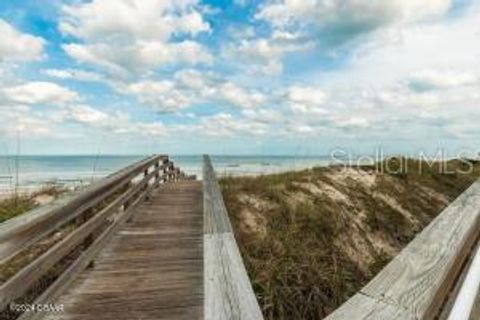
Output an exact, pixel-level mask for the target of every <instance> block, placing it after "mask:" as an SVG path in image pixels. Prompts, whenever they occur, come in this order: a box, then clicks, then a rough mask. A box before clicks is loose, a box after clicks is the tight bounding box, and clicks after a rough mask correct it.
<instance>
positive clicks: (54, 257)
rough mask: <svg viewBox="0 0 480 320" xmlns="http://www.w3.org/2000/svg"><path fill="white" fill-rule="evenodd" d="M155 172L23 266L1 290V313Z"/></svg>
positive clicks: (104, 222) (103, 223)
mask: <svg viewBox="0 0 480 320" xmlns="http://www.w3.org/2000/svg"><path fill="white" fill-rule="evenodd" d="M157 171H158V168H156V169H155V170H154V171H152V172H150V173H148V174H147V175H146V176H145V177H144V179H143V180H142V181H141V182H140V183H138V184H137V185H133V186H132V187H131V188H130V189H128V190H127V191H125V192H124V193H123V194H122V195H120V196H119V197H117V198H116V199H115V200H114V201H113V202H112V203H110V204H109V205H108V206H107V207H105V208H104V209H103V210H101V211H100V212H98V213H97V214H96V215H95V216H93V217H92V218H91V219H89V220H88V221H87V222H86V223H84V224H82V225H81V226H80V227H78V228H76V229H75V230H73V231H72V232H71V233H69V234H68V235H67V236H66V237H65V238H63V239H62V240H61V241H59V242H58V243H56V244H55V245H54V246H53V247H51V248H50V249H49V250H47V251H46V252H45V253H43V254H42V255H41V256H40V257H38V258H37V259H35V260H34V261H33V262H32V263H30V264H28V265H27V266H25V267H24V268H23V269H21V270H20V271H19V272H17V273H16V274H15V275H14V276H13V277H12V278H10V279H9V280H8V281H7V282H5V283H3V284H2V285H1V286H0V310H2V309H3V308H5V306H7V304H8V303H9V302H10V301H12V300H14V299H16V298H18V297H21V296H22V295H23V294H25V292H27V291H28V289H29V288H30V287H31V286H32V285H33V284H34V283H35V282H36V281H37V280H39V279H40V278H41V277H42V276H43V275H45V274H46V273H47V272H48V271H49V270H50V269H51V268H52V267H53V266H54V265H55V264H56V263H57V262H58V261H60V260H61V259H62V258H63V257H65V256H66V255H67V254H68V253H69V252H70V251H71V250H72V249H73V248H75V247H76V246H77V245H79V244H80V243H81V242H82V241H84V239H85V238H86V237H88V236H89V235H90V234H91V233H92V232H94V231H95V230H96V229H98V228H99V227H100V226H101V225H105V224H106V223H107V218H109V217H110V216H111V215H112V214H113V213H114V212H115V211H117V210H118V209H120V207H121V206H122V205H123V204H124V203H125V202H126V201H129V199H130V198H131V197H132V196H133V195H135V194H138V193H139V191H142V190H144V189H145V187H147V186H148V182H149V181H150V180H151V179H152V178H153V177H155V175H156V172H157Z"/></svg>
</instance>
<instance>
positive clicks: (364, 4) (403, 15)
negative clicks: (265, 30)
mask: <svg viewBox="0 0 480 320" xmlns="http://www.w3.org/2000/svg"><path fill="white" fill-rule="evenodd" d="M451 4H452V1H451V0H426V1H417V0H390V1H385V0H346V1H323V0H306V1H305V0H281V1H269V2H268V3H267V4H265V5H263V6H261V8H260V9H259V11H258V12H257V14H256V18H257V19H263V20H266V21H268V22H270V23H271V24H272V25H273V26H275V27H277V28H281V29H283V28H288V27H290V26H295V25H299V24H300V25H308V24H310V25H313V26H316V27H317V28H319V29H320V30H321V31H322V30H324V31H327V32H330V33H331V34H332V36H333V37H339V39H338V40H339V41H342V40H347V39H349V38H350V37H354V36H356V35H357V34H360V33H363V32H368V31H371V30H374V29H376V28H379V27H382V26H386V25H390V24H393V23H398V22H400V23H405V22H414V21H419V20H424V19H429V18H432V17H438V16H441V15H443V14H445V13H446V12H447V11H448V9H449V8H450V6H451ZM342 38H343V39H342ZM334 40H335V39H334Z"/></svg>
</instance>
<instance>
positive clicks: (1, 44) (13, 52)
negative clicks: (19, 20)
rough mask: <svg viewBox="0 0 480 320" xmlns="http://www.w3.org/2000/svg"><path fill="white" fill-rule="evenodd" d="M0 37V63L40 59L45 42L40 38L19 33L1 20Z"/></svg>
mask: <svg viewBox="0 0 480 320" xmlns="http://www.w3.org/2000/svg"><path fill="white" fill-rule="evenodd" d="M0 35H1V37H2V40H1V41H0V62H1V61H3V60H6V61H32V60H40V59H41V58H42V55H43V49H44V45H45V40H44V39H42V38H41V37H36V36H33V35H30V34H26V33H21V32H20V31H18V30H16V29H15V28H14V27H13V26H11V25H10V24H8V23H7V22H6V21H5V20H3V19H0Z"/></svg>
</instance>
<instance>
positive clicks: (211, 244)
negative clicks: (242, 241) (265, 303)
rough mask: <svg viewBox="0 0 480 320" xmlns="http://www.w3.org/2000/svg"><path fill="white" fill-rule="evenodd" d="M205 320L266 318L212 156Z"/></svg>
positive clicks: (206, 179) (207, 164) (206, 183)
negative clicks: (222, 192) (236, 238)
mask: <svg viewBox="0 0 480 320" xmlns="http://www.w3.org/2000/svg"><path fill="white" fill-rule="evenodd" d="M203 194H204V208H203V210H204V238H203V239H204V240H203V245H204V249H203V250H204V286H205V304H204V314H205V317H204V318H205V319H206V320H224V319H231V320H237V319H238V320H258V319H263V316H262V313H261V311H260V307H259V306H258V302H257V299H256V297H255V294H254V292H253V290H252V285H251V283H250V279H249V278H248V274H247V271H246V270H245V266H244V265H243V260H242V257H241V255H240V251H239V250H238V246H237V243H236V241H235V237H234V235H233V232H232V227H231V225H230V220H229V218H228V213H227V209H226V208H225V204H224V202H223V197H222V194H221V192H220V187H219V185H218V182H217V179H216V176H215V172H214V171H213V167H212V163H211V160H210V157H209V156H204V159H203Z"/></svg>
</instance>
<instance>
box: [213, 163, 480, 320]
mask: <svg viewBox="0 0 480 320" xmlns="http://www.w3.org/2000/svg"><path fill="white" fill-rule="evenodd" d="M405 160H406V159H402V158H397V159H390V160H389V161H390V162H389V163H377V164H375V165H371V166H361V167H319V168H313V169H310V170H304V171H299V172H287V173H282V174H274V175H265V176H258V177H226V178H223V179H221V180H220V184H221V187H222V192H223V196H224V200H225V203H226V206H227V209H228V212H229V215H230V217H231V221H232V224H233V227H234V230H235V236H236V238H237V241H238V244H239V247H240V251H241V253H242V256H243V258H244V262H245V265H246V268H247V271H248V273H249V276H250V279H251V280H252V285H253V288H254V291H255V293H256V295H257V298H258V300H259V303H260V306H261V308H262V311H263V313H264V316H265V318H266V319H322V318H324V317H325V316H327V315H328V314H329V313H331V312H332V311H333V310H335V309H336V308H337V307H339V306H340V305H341V304H342V303H343V302H345V301H346V300H347V299H348V298H349V297H351V296H352V295H354V294H355V293H356V292H357V291H358V290H359V289H360V288H361V287H362V286H364V285H365V284H366V283H367V282H368V281H369V280H370V279H372V278H373V277H374V276H375V274H377V273H378V272H379V271H380V270H381V269H382V268H383V267H384V266H385V265H386V264H387V263H388V262H389V261H390V260H391V259H392V258H393V257H394V256H395V255H396V254H397V253H398V252H399V251H400V250H401V249H402V248H403V247H405V245H407V244H408V243H409V242H410V241H411V240H412V239H413V238H414V237H415V235H416V234H417V233H418V232H420V231H421V230H422V229H423V228H424V227H425V226H426V225H427V224H428V223H429V222H430V221H431V220H432V219H433V218H434V217H435V216H436V215H438V214H439V213H440V212H441V210H442V209H443V208H445V207H446V206H447V205H448V204H449V203H450V202H451V201H453V200H454V199H455V198H456V197H457V196H458V195H459V194H460V193H461V192H462V191H464V190H465V189H466V188H467V187H468V186H469V185H471V184H472V183H473V182H474V181H475V180H476V179H477V178H478V177H479V176H480V165H479V164H478V163H477V162H475V161H469V162H466V161H459V160H453V161H449V162H448V163H446V164H445V163H434V164H429V163H427V162H424V161H419V160H414V159H409V161H407V163H406V164H402V163H401V161H405ZM385 165H388V166H389V169H390V170H389V171H388V172H385V171H382V167H385ZM395 166H397V168H395ZM442 166H445V167H447V168H448V170H443V169H444V168H443V167H442ZM384 169H385V168H383V170H384ZM393 169H395V170H393ZM467 169H471V170H468V172H466V171H467Z"/></svg>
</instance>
